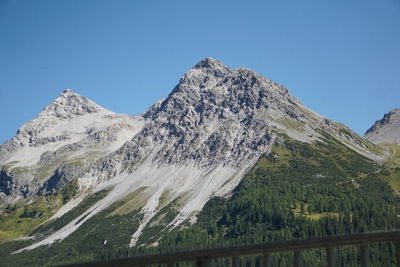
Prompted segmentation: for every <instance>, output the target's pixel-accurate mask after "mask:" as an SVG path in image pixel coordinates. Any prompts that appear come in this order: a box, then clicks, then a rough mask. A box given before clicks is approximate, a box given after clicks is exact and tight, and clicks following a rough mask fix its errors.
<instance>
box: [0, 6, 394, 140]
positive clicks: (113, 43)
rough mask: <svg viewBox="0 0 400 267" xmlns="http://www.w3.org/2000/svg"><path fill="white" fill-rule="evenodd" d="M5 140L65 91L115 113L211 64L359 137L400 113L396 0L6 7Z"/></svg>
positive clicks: (0, 16) (133, 109)
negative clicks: (275, 90) (257, 80)
mask: <svg viewBox="0 0 400 267" xmlns="http://www.w3.org/2000/svg"><path fill="white" fill-rule="evenodd" d="M0 48H1V49H0V123H1V124H0V125H1V128H0V129H1V130H0V143H2V142H4V141H5V140H7V139H10V138H11V137H12V136H13V135H14V134H15V133H16V131H17V129H18V128H19V127H20V126H21V125H22V124H23V123H24V122H26V121H28V120H30V119H33V118H35V117H36V116H37V114H38V113H39V112H40V111H41V109H42V108H44V107H45V106H46V105H48V104H49V103H50V102H51V101H52V100H53V99H54V98H56V97H57V96H58V95H59V94H60V93H61V92H62V91H63V90H64V89H65V88H72V89H73V90H75V91H76V92H78V93H80V94H82V95H85V96H87V97H89V98H90V99H92V100H94V101H95V102H97V103H98V104H100V105H102V106H104V107H106V108H108V109H111V110H113V111H115V112H119V113H128V114H137V113H141V112H143V111H145V110H146V108H147V107H149V106H150V105H151V104H152V103H154V102H155V101H156V100H158V99H160V98H163V97H166V96H167V95H168V93H169V92H170V91H171V90H172V89H173V87H174V86H175V85H176V83H177V82H178V81H179V78H180V76H181V75H182V74H183V73H185V72H186V71H187V70H188V69H190V68H191V67H192V66H193V65H194V64H195V63H196V62H198V61H199V60H201V59H203V58H205V57H213V58H216V59H219V60H221V61H222V62H224V63H225V64H226V65H228V66H230V67H238V66H246V67H248V68H251V69H253V70H255V71H256V72H258V73H260V74H262V75H264V76H265V77H267V78H269V79H271V80H274V81H276V82H279V83H281V84H282V85H284V86H286V87H287V88H288V89H289V91H290V92H291V93H292V94H293V95H294V96H296V97H297V98H299V99H300V100H301V101H302V102H303V103H304V104H305V105H307V106H308V107H310V108H311V109H313V110H315V111H317V112H318V113H320V114H322V115H324V116H326V117H329V118H331V119H334V120H337V121H339V122H341V123H344V124H346V125H347V126H349V127H350V128H352V129H353V130H355V131H357V132H358V133H360V134H363V133H364V131H365V130H366V129H367V128H369V127H370V125H371V124H372V123H373V122H374V121H375V120H377V119H380V118H381V117H382V116H383V114H384V113H385V112H387V111H389V110H390V109H393V108H396V107H400V1H399V0H380V1H377V0H352V1H348V0H347V1H345V0H337V1H324V0H314V1H307V0H304V1H296V0H293V1H286V0H276V1H266V0H264V1H251V0H246V1H217V0H214V1H208V0H202V1H187V0H186V1H173V0H170V1H161V0H160V1H144V0H143V1H140V0H138V1H133V0H132V1H122V0H112V1H111V0H109V1H99V0H84V1H82V0H57V1H54V0H41V1H31V0H29V1H28V0H27V1H23V0H19V1H11V0H10V1H7V0H0Z"/></svg>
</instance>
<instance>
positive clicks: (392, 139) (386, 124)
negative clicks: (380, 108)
mask: <svg viewBox="0 0 400 267" xmlns="http://www.w3.org/2000/svg"><path fill="white" fill-rule="evenodd" d="M365 138H366V139H367V140H369V141H371V142H373V143H393V144H400V108H397V109H394V110H391V111H390V112H389V113H387V114H385V115H384V116H383V118H382V119H381V120H378V121H376V122H375V123H374V125H372V127H371V128H369V129H368V130H367V131H366V132H365Z"/></svg>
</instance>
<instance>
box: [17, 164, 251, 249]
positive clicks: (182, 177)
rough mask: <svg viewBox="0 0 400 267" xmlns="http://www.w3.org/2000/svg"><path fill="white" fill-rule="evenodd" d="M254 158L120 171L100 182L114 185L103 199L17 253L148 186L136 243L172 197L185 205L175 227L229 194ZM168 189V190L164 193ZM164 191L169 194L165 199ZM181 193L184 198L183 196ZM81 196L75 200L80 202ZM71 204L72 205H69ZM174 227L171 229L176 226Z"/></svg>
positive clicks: (62, 234) (143, 195)
mask: <svg viewBox="0 0 400 267" xmlns="http://www.w3.org/2000/svg"><path fill="white" fill-rule="evenodd" d="M253 164H254V162H249V164H248V166H246V167H245V168H240V169H235V168H233V167H230V166H222V165H218V166H211V167H209V168H198V167H197V166H196V165H195V164H194V162H193V163H189V164H186V165H171V166H154V163H151V162H146V163H144V164H142V165H140V167H139V168H138V169H136V170H135V171H134V172H133V173H130V174H119V175H117V176H116V177H114V178H113V179H111V180H109V181H108V182H106V183H104V184H101V185H98V187H97V188H96V190H95V192H96V191H100V190H102V189H106V188H111V191H110V192H109V193H108V195H107V196H106V197H104V198H103V199H101V200H99V201H98V202H97V203H96V204H94V205H93V206H92V207H90V208H89V209H88V210H87V211H86V212H84V213H83V214H82V215H80V216H78V217H77V218H75V219H74V220H73V221H71V222H70V223H68V224H67V225H66V226H64V227H63V228H62V229H60V230H58V231H57V232H55V233H53V234H52V235H50V236H48V237H47V238H45V239H43V240H41V241H39V242H37V243H34V244H32V245H30V246H28V247H25V248H22V249H20V250H18V251H15V252H14V253H19V252H22V251H24V250H30V249H34V248H36V247H39V246H43V245H49V244H52V243H54V242H55V241H58V240H62V239H64V238H66V237H67V236H69V235H70V234H72V233H73V232H74V231H75V230H77V229H78V228H79V227H80V226H81V225H82V224H83V223H84V222H85V221H87V220H88V219H89V218H91V217H92V216H94V215H95V214H97V213H99V212H100V211H102V210H104V209H105V208H107V207H109V206H110V205H111V204H113V203H115V202H116V201H118V200H121V199H122V198H123V197H125V196H127V195H128V194H130V193H132V192H135V191H138V190H139V189H142V188H145V189H144V190H143V191H141V192H140V194H138V195H137V196H136V198H135V199H134V200H136V199H137V201H138V202H139V200H140V201H143V200H145V203H146V204H145V205H144V206H143V208H142V212H143V214H144V217H143V220H142V221H141V222H140V225H139V228H138V229H137V231H136V232H135V233H133V235H132V239H131V242H130V245H131V246H134V245H135V244H136V242H137V240H138V238H139V237H140V235H141V233H142V230H143V229H144V228H145V226H146V225H147V223H148V222H149V221H150V220H151V218H152V217H153V216H154V215H155V214H156V213H157V212H158V211H160V210H161V209H162V208H163V207H165V206H166V205H168V204H170V203H171V202H172V201H174V200H176V199H179V200H178V205H179V206H181V207H182V208H181V209H180V212H179V214H178V216H177V217H176V218H175V219H174V220H173V221H172V222H171V223H170V226H172V228H174V227H177V226H178V225H180V224H181V223H182V222H184V221H186V220H187V219H190V218H191V217H192V216H195V215H196V214H197V213H198V212H199V211H200V210H201V209H202V208H203V206H204V205H205V204H206V202H207V201H208V200H209V199H210V198H211V197H212V196H225V195H227V194H228V193H229V192H231V191H232V190H233V189H234V188H235V187H236V185H237V184H238V183H239V182H240V180H241V178H242V177H243V175H244V174H245V173H246V171H247V168H248V167H250V166H252V165H253ZM163 193H165V194H163ZM161 195H164V196H165V199H163V201H162V203H161V202H160V197H161ZM180 197H181V198H180ZM80 200H81V199H79V200H72V201H71V204H72V203H73V204H74V205H77V204H79V202H80ZM74 205H68V204H67V205H66V206H65V208H64V209H63V210H60V211H59V212H58V213H57V214H55V215H54V216H53V218H58V217H60V216H62V214H63V213H65V212H67V211H68V210H70V209H72V208H73V207H74ZM67 206H68V208H67ZM172 228H171V229H172Z"/></svg>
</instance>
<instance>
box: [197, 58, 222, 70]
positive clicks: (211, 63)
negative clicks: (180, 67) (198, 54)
mask: <svg viewBox="0 0 400 267" xmlns="http://www.w3.org/2000/svg"><path fill="white" fill-rule="evenodd" d="M193 68H194V69H218V68H228V67H226V66H225V65H224V64H223V63H222V62H221V61H219V60H216V59H213V58H211V57H206V58H205V59H203V60H201V61H199V62H198V63H197V64H196V65H194V67H193Z"/></svg>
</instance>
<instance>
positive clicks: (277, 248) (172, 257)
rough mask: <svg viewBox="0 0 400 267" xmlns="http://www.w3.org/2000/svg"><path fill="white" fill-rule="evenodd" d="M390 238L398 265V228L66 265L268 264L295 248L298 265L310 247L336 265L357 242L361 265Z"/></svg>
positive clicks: (399, 236) (329, 264) (332, 264)
mask: <svg viewBox="0 0 400 267" xmlns="http://www.w3.org/2000/svg"><path fill="white" fill-rule="evenodd" d="M387 242H393V243H395V244H396V258H397V261H398V266H400V230H395V231H379V232H369V233H360V234H351V235H339V236H330V237H322V238H313V239H296V240H287V241H276V242H271V243H263V244H255V245H246V246H235V247H225V248H212V249H202V250H192V251H183V252H174V253H166V254H160V255H147V256H140V257H132V258H123V259H115V260H107V261H97V262H90V263H81V264H73V265H68V266H71V267H72V266H74V267H78V266H82V267H89V266H98V267H103V266H107V267H109V266H121V267H125V266H146V265H150V264H167V265H169V264H172V263H176V262H182V261H194V262H196V261H197V263H195V265H194V266H207V264H206V263H205V262H208V261H209V260H210V259H216V258H224V257H231V258H232V266H237V264H238V257H240V256H243V255H250V254H263V260H262V262H263V266H270V262H271V257H270V256H271V253H276V252H284V251H294V259H293V265H294V266H299V265H298V264H299V261H300V252H301V251H303V250H309V249H326V251H327V264H328V266H334V265H335V257H336V256H335V253H334V249H333V248H335V247H340V246H348V245H360V247H361V263H362V266H368V244H374V243H387Z"/></svg>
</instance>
